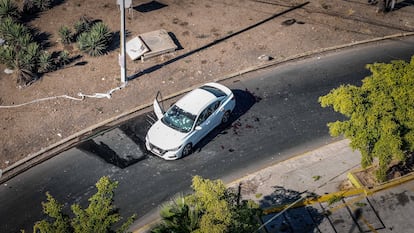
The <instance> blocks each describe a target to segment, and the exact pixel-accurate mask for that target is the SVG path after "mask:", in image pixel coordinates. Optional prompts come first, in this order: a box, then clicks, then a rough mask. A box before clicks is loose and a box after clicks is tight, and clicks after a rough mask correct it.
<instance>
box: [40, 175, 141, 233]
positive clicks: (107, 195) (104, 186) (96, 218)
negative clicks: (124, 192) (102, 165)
mask: <svg viewBox="0 0 414 233" xmlns="http://www.w3.org/2000/svg"><path fill="white" fill-rule="evenodd" d="M117 186H118V182H115V181H111V180H110V179H109V178H108V177H106V176H104V177H102V178H101V179H100V180H99V181H98V182H97V183H96V188H97V192H96V194H94V195H93V196H92V197H90V198H89V206H88V207H87V208H86V209H82V207H81V206H80V205H79V204H74V205H72V206H71V209H72V212H73V216H74V217H72V218H70V217H69V215H67V214H64V213H63V211H62V210H63V205H62V204H60V203H59V202H58V201H57V200H56V199H54V198H53V197H52V195H50V194H49V193H46V196H47V202H43V203H42V206H43V212H44V213H45V214H47V215H48V218H47V219H44V220H41V221H39V222H37V223H36V224H35V225H34V227H33V232H36V233H66V232H70V233H72V232H75V233H88V232H90V233H97V232H101V233H104V232H113V229H111V228H112V227H113V225H114V224H116V223H118V222H119V221H120V220H121V219H122V218H121V216H120V215H119V213H117V212H116V209H115V206H114V205H113V197H114V190H115V189H116V187H117ZM134 218H135V216H131V217H129V218H128V219H127V221H126V222H125V223H124V224H122V226H121V227H120V228H118V229H117V230H116V232H125V231H126V230H127V228H128V227H129V226H130V225H131V223H132V221H133V220H134Z"/></svg>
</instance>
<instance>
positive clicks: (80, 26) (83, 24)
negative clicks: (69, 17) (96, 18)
mask: <svg viewBox="0 0 414 233" xmlns="http://www.w3.org/2000/svg"><path fill="white" fill-rule="evenodd" d="M92 25H93V22H92V19H90V18H89V17H87V16H82V17H81V18H80V19H79V20H78V21H76V22H75V25H74V28H75V35H76V37H77V36H78V35H80V34H82V33H83V32H88V31H89V30H90V29H91V27H92Z"/></svg>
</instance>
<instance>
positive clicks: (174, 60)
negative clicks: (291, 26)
mask: <svg viewBox="0 0 414 233" xmlns="http://www.w3.org/2000/svg"><path fill="white" fill-rule="evenodd" d="M307 4H309V2H305V3H302V4H299V5H297V6H294V7H291V8H289V9H287V10H285V11H282V12H280V13H277V14H274V15H272V16H270V17H268V18H266V19H264V20H261V21H259V22H257V23H255V24H253V25H251V26H248V27H246V28H244V29H241V30H240V31H237V32H235V33H232V34H229V35H227V36H225V37H222V38H220V39H217V40H215V41H213V42H211V43H208V44H206V45H204V46H202V47H200V48H197V49H195V50H192V51H189V52H187V53H184V54H182V55H180V56H177V57H175V58H172V59H170V60H168V61H166V62H164V63H161V64H157V65H154V66H151V67H149V68H147V69H145V70H142V71H140V72H138V73H136V74H134V75H132V76H130V77H128V80H133V79H135V78H138V77H140V76H142V75H145V74H148V73H151V72H153V71H156V70H158V69H160V68H162V67H164V66H166V65H169V64H172V63H174V62H176V61H179V60H181V59H184V58H186V57H188V56H191V55H193V54H195V53H197V52H200V51H202V50H205V49H208V48H210V47H212V46H214V45H217V44H219V43H221V42H224V41H226V40H228V39H230V38H232V37H235V36H237V35H240V34H242V33H244V32H246V31H249V30H251V29H253V28H256V27H258V26H260V25H262V24H264V23H266V22H268V21H270V20H273V19H274V18H277V17H279V16H282V15H284V14H287V13H289V12H291V11H293V10H296V9H299V8H302V7H304V6H305V5H307Z"/></svg>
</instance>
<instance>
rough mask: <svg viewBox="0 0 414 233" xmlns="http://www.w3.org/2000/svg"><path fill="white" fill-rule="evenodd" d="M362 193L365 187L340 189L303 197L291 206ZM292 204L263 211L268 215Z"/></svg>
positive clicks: (295, 206)
mask: <svg viewBox="0 0 414 233" xmlns="http://www.w3.org/2000/svg"><path fill="white" fill-rule="evenodd" d="M360 194H364V195H365V189H363V188H355V189H350V190H344V191H338V192H334V193H329V194H326V195H322V196H318V197H310V198H305V199H303V201H300V202H298V203H296V204H295V205H293V206H291V208H297V207H301V206H306V205H312V204H315V203H321V202H328V201H329V200H332V199H334V198H337V197H340V198H344V197H350V196H356V195H360ZM290 205H291V204H283V205H278V206H273V207H270V208H266V209H264V210H263V212H262V213H263V214H265V215H266V214H271V213H276V212H280V211H282V210H284V209H286V207H287V206H290Z"/></svg>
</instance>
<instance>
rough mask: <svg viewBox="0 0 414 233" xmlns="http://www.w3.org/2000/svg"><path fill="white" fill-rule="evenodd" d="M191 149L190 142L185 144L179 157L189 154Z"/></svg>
mask: <svg viewBox="0 0 414 233" xmlns="http://www.w3.org/2000/svg"><path fill="white" fill-rule="evenodd" d="M192 150H193V145H191V143H188V144H187V145H185V146H184V149H183V152H181V157H185V156H187V155H189V154H191V152H192Z"/></svg>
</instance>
